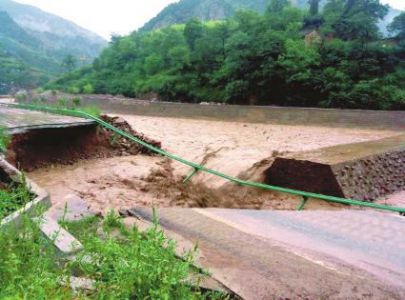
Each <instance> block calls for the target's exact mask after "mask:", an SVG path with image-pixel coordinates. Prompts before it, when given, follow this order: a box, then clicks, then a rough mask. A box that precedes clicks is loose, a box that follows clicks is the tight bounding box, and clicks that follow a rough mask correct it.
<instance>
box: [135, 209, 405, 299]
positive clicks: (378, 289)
mask: <svg viewBox="0 0 405 300" xmlns="http://www.w3.org/2000/svg"><path fill="white" fill-rule="evenodd" d="M131 212H133V213H134V215H137V216H142V217H143V218H146V219H149V220H150V219H151V217H152V212H151V210H150V209H135V210H130V211H129V213H131ZM158 215H159V218H160V223H161V225H162V226H163V227H164V228H167V229H169V230H172V231H174V232H176V233H177V234H180V235H181V236H183V237H184V238H187V239H189V240H191V241H193V242H195V243H198V246H199V250H200V252H201V253H202V256H203V258H204V260H202V261H201V264H202V265H203V266H204V267H205V268H207V269H208V271H209V272H211V274H212V275H213V277H214V278H215V279H217V280H219V281H220V282H221V283H223V284H224V285H225V286H226V287H227V288H229V289H230V290H232V291H234V292H235V293H236V294H238V295H240V296H241V297H243V298H244V299H273V298H274V299H276V298H277V299H278V298H283V299H284V298H291V299H305V298H307V299H315V298H316V299H318V298H328V299H360V298H361V299H363V298H369V299H403V298H404V297H405V286H404V280H403V279H404V278H405V277H404V276H405V254H404V253H405V252H404V247H405V244H404V241H403V237H404V234H405V219H403V218H401V217H399V216H397V215H391V214H387V213H376V212H369V211H343V212H308V213H307V212H302V213H297V212H273V211H249V210H221V209H207V210H192V209H180V208H171V209H161V210H159V211H158Z"/></svg>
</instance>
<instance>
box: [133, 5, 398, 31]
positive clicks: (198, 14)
mask: <svg viewBox="0 0 405 300" xmlns="http://www.w3.org/2000/svg"><path fill="white" fill-rule="evenodd" d="M290 2H291V3H292V5H293V6H295V7H299V8H307V7H308V6H309V4H308V2H309V1H307V0H291V1H290ZM269 3H270V0H181V1H179V2H177V3H174V4H170V5H168V6H167V7H166V8H164V9H163V10H162V11H161V12H160V13H159V14H158V15H157V16H156V17H154V18H153V19H151V20H150V21H149V22H147V23H146V24H145V25H144V26H143V27H142V28H141V31H149V30H154V29H158V28H163V27H166V26H169V25H173V24H182V23H186V22H187V21H188V20H189V19H191V18H197V19H199V20H201V21H208V20H222V19H226V18H229V17H231V16H233V15H234V14H235V12H236V11H238V10H242V9H249V10H253V11H256V12H264V11H265V9H266V7H267V5H268V4H269ZM325 3H326V0H321V1H320V6H321V7H322V6H324V5H325ZM399 14H400V11H399V10H397V9H393V8H390V9H389V13H388V14H387V16H386V18H385V19H384V20H382V21H381V22H380V23H379V24H378V25H379V29H380V31H381V32H382V33H383V34H387V33H388V32H387V29H386V28H387V25H388V24H389V23H391V22H392V19H393V18H394V17H395V16H397V15H399Z"/></svg>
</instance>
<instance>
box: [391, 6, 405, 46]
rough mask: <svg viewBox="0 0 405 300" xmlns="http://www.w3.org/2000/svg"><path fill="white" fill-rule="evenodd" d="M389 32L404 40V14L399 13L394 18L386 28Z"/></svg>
mask: <svg viewBox="0 0 405 300" xmlns="http://www.w3.org/2000/svg"><path fill="white" fill-rule="evenodd" d="M388 29H389V31H390V32H391V33H393V34H395V36H396V37H397V38H399V39H401V40H402V39H405V12H401V13H400V14H399V15H398V16H396V17H395V18H394V20H393V21H392V22H391V24H390V25H389V27H388Z"/></svg>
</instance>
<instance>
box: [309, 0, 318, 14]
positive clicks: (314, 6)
mask: <svg viewBox="0 0 405 300" xmlns="http://www.w3.org/2000/svg"><path fill="white" fill-rule="evenodd" d="M318 13H319V0H309V15H310V16H311V17H313V16H317V15H318Z"/></svg>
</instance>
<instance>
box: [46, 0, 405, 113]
mask: <svg viewBox="0 0 405 300" xmlns="http://www.w3.org/2000/svg"><path fill="white" fill-rule="evenodd" d="M319 7H320V6H319V1H317V0H311V1H310V9H309V10H308V11H304V10H300V9H298V8H294V7H292V6H290V4H289V2H288V0H272V1H271V2H270V3H269V5H268V9H267V10H266V12H265V13H264V14H259V13H256V12H252V11H240V12H238V13H236V15H235V16H234V17H232V18H230V19H227V20H223V21H210V22H205V23H202V22H200V21H198V20H196V19H192V20H190V21H188V22H187V23H186V24H184V25H173V26H170V27H167V28H164V29H160V30H156V31H152V32H134V33H132V34H131V35H129V36H124V37H115V38H113V39H112V41H111V43H110V46H109V47H108V48H107V49H106V50H105V51H104V52H103V53H102V54H101V56H100V57H99V58H97V59H96V60H95V61H94V63H93V65H92V66H91V67H87V68H83V69H81V70H78V71H75V72H73V73H69V74H67V75H65V76H64V77H63V78H61V79H59V80H57V81H56V82H54V83H52V84H50V85H49V88H59V89H64V90H66V91H69V90H76V91H82V92H84V90H85V87H86V89H88V90H91V91H94V92H96V93H109V94H123V95H125V96H130V97H145V96H146V95H157V96H158V97H159V98H160V99H162V100H167V101H183V102H201V101H208V102H210V101H215V102H224V103H229V104H260V105H290V106H321V107H342V108H363V109H404V108H405V90H404V84H403V83H404V82H405V68H404V66H405V61H404V57H405V37H404V34H403V31H404V30H403V26H402V25H403V19H404V18H403V13H402V14H401V15H399V16H398V17H397V18H396V19H395V20H394V22H393V23H392V25H391V26H390V29H391V32H392V35H393V38H390V39H382V38H381V36H380V34H379V32H378V27H377V23H378V21H379V20H381V19H382V18H383V17H384V15H385V14H386V13H387V7H386V6H384V5H382V4H380V3H379V0H329V1H328V2H327V3H326V4H325V6H324V7H323V9H320V8H319Z"/></svg>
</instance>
